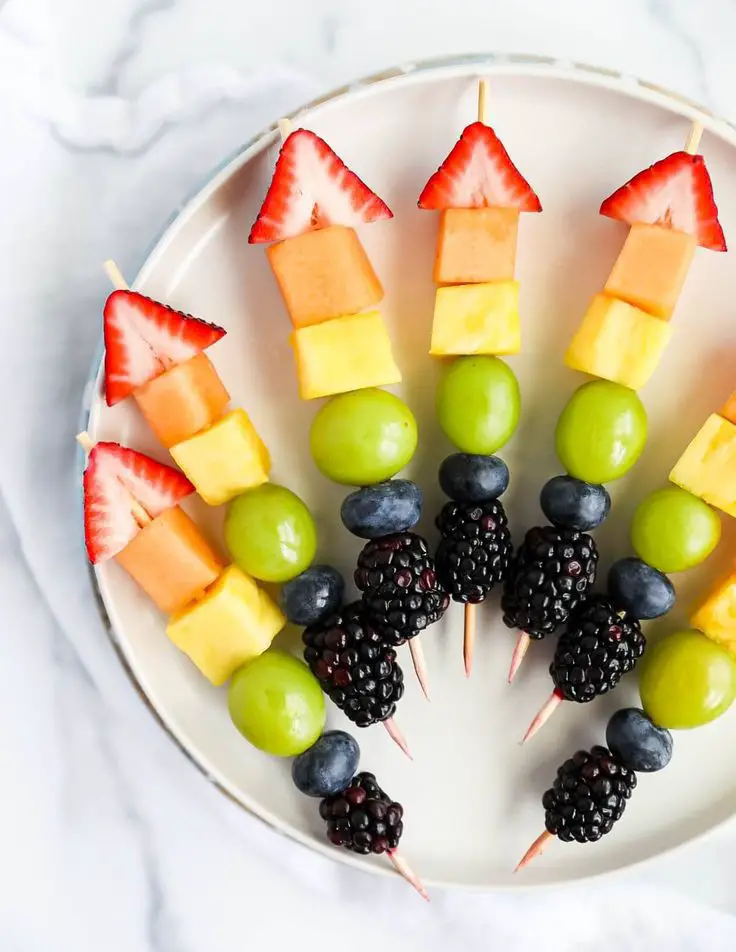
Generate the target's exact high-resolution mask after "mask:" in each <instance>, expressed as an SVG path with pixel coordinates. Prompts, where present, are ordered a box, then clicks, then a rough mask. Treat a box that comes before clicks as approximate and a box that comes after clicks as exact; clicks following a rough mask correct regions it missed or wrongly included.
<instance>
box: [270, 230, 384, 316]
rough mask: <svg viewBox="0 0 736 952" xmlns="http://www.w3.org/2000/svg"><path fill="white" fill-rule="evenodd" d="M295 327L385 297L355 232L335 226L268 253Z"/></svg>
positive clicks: (279, 245)
mask: <svg viewBox="0 0 736 952" xmlns="http://www.w3.org/2000/svg"><path fill="white" fill-rule="evenodd" d="M266 254H267V255H268V260H269V262H270V264H271V268H272V269H273V273H274V275H275V276H276V281H277V282H278V285H279V289H280V291H281V295H282V297H283V299H284V302H285V304H286V307H287V309H288V311H289V316H290V317H291V321H292V324H293V325H294V327H296V328H299V327H309V326H310V325H311V324H319V323H321V322H322V321H329V320H331V319H332V318H333V317H341V316H342V315H344V314H355V313H357V312H358V311H362V310H365V308H368V307H372V306H373V305H374V304H377V303H378V302H379V301H380V300H381V298H382V297H383V288H382V287H381V282H380V281H379V280H378V278H377V277H376V273H375V271H374V270H373V267H372V265H371V263H370V261H369V260H368V255H367V254H366V253H365V249H364V248H363V245H362V244H361V243H360V239H359V238H358V236H357V235H356V233H355V231H354V229H352V228H346V227H345V226H344V225H331V226H330V227H329V228H318V229H316V230H315V231H307V232H305V233H304V234H303V235H297V236H296V237H295V238H286V239H285V240H284V241H280V242H278V243H277V244H275V245H271V246H270V248H268V249H266Z"/></svg>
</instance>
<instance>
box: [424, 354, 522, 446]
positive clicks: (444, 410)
mask: <svg viewBox="0 0 736 952" xmlns="http://www.w3.org/2000/svg"><path fill="white" fill-rule="evenodd" d="M520 408H521V395H520V393H519V381H518V380H517V379H516V376H515V374H514V372H513V370H512V369H511V368H510V367H509V366H508V364H506V363H504V361H503V360H500V359H499V358H498V357H485V356H477V357H459V358H458V359H457V360H454V361H453V362H452V364H451V365H450V366H449V368H448V369H447V370H446V372H445V374H444V376H443V377H442V379H441V380H440V384H439V386H438V388H437V419H438V420H439V424H440V426H441V427H442V429H443V430H444V432H445V435H446V436H447V438H448V439H449V440H452V442H453V443H454V444H455V446H457V448H458V449H459V450H462V451H463V452H464V453H478V454H482V455H485V456H488V455H490V454H491V453H495V452H496V450H497V449H500V447H502V446H503V445H504V443H508V441H509V440H510V439H511V437H512V435H513V432H514V430H515V429H516V424H517V423H518V422H519V411H520Z"/></svg>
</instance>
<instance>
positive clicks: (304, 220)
mask: <svg viewBox="0 0 736 952" xmlns="http://www.w3.org/2000/svg"><path fill="white" fill-rule="evenodd" d="M382 218H393V215H392V213H391V209H390V208H389V207H388V205H387V204H386V203H385V202H383V201H381V199H380V198H379V197H378V195H376V193H375V192H372V191H371V190H370V189H369V188H368V186H367V185H366V184H365V182H363V181H361V179H359V178H358V176H357V175H356V174H355V172H351V171H350V169H349V168H348V167H347V165H345V163H344V162H343V161H342V159H341V158H340V157H339V156H338V155H336V154H335V153H334V152H333V151H332V149H331V148H330V147H329V146H328V145H327V143H326V142H325V141H324V140H323V139H320V137H319V136H317V135H315V134H314V133H313V132H309V130H307V129H297V130H296V131H294V132H292V133H291V135H290V136H289V137H288V138H287V140H286V141H285V142H284V144H283V146H282V147H281V152H280V154H279V157H278V159H277V161H276V168H275V169H274V173H273V179H272V180H271V185H270V186H269V189H268V192H267V193H266V198H265V199H264V201H263V205H262V206H261V210H260V212H259V213H258V218H256V220H255V223H254V225H253V227H252V228H251V230H250V235H249V237H248V241H249V242H250V243H251V244H258V243H260V242H264V241H280V240H281V239H282V238H293V237H294V235H301V234H302V232H305V231H310V230H311V229H313V228H325V227H327V226H328V225H353V226H354V225H362V224H365V223H366V222H371V221H379V220H380V219H382Z"/></svg>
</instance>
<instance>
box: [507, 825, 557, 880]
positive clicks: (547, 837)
mask: <svg viewBox="0 0 736 952" xmlns="http://www.w3.org/2000/svg"><path fill="white" fill-rule="evenodd" d="M552 839H554V836H553V834H552V833H550V832H549V830H545V831H544V833H541V834H540V835H539V836H538V837H537V838H536V840H534V842H533V843H532V845H531V846H530V847H529V849H528V850H527V851H526V853H524V855H523V856H522V857H521V859H520V860H519V863H518V865H517V867H516V869H515V870H514V872H515V873H518V872H519V871H520V870H522V869H523V868H524V867H525V866H528V865H529V863H531V861H532V860H533V859H536V858H537V856H539V855H540V854H541V853H542V852H544V850H545V849H546V848H547V846H549V844H550V841H551V840H552Z"/></svg>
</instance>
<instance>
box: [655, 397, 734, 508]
mask: <svg viewBox="0 0 736 952" xmlns="http://www.w3.org/2000/svg"><path fill="white" fill-rule="evenodd" d="M670 479H671V481H672V482H673V483H675V484H676V485H677V486H682V488H683V489H687V491H688V492H691V493H692V494H693V496H699V497H700V499H704V500H705V502H708V503H710V504H711V506H715V507H716V509H720V510H722V511H723V512H727V513H728V514H729V516H736V425H734V424H733V423H731V421H730V420H724V418H723V417H722V416H719V414H717V413H712V414H711V415H710V416H709V417H708V419H707V420H706V421H705V423H704V424H703V425H702V426H701V428H700V430H699V431H698V433H697V435H696V436H695V438H694V439H693V440H692V442H691V443H690V445H689V446H688V448H687V449H686V450H685V452H684V453H683V454H682V456H681V457H680V458H679V460H678V461H677V463H676V464H675V467H674V469H673V470H672V472H671V473H670Z"/></svg>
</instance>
